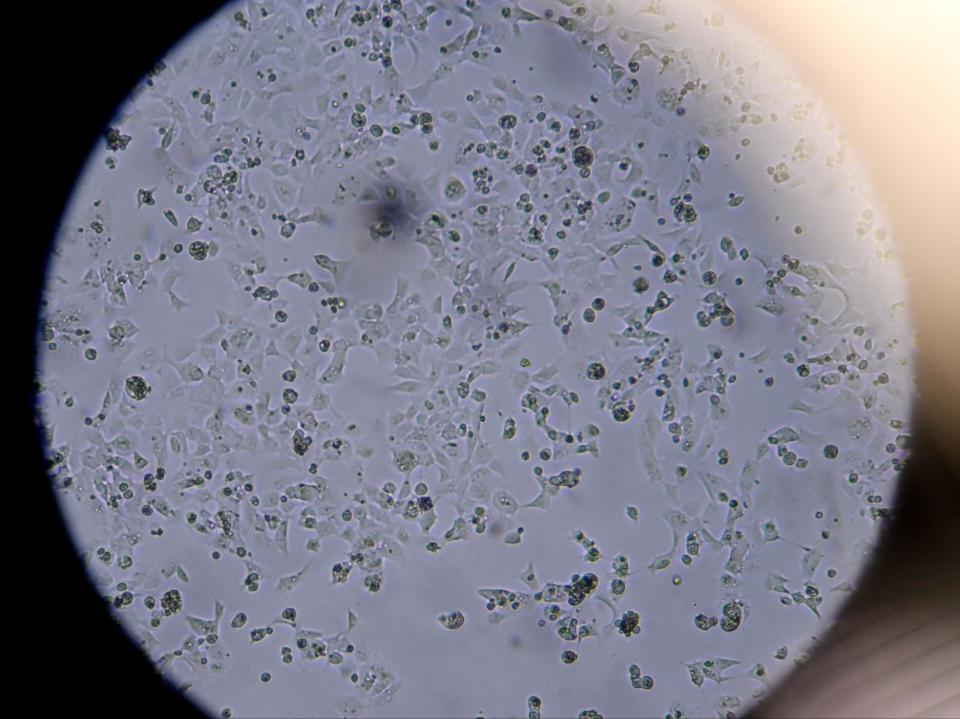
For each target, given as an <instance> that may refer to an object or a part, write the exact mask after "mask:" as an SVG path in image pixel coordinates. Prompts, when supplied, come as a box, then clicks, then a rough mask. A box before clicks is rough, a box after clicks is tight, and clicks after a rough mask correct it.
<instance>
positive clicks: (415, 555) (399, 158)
mask: <svg viewBox="0 0 960 719" xmlns="http://www.w3.org/2000/svg"><path fill="white" fill-rule="evenodd" d="M54 254H55V257H54V259H53V262H52V265H51V270H50V275H49V280H48V285H47V290H46V296H45V301H44V304H43V309H42V317H41V325H42V327H41V332H42V338H41V341H40V345H39V351H40V362H41V372H40V378H39V381H40V383H41V391H40V394H39V398H38V401H39V406H40V409H41V417H42V420H43V422H44V427H45V429H46V433H47V438H48V444H49V453H50V461H51V466H52V473H53V481H54V482H55V485H56V487H57V490H58V493H59V495H60V497H61V500H62V505H63V509H64V514H65V516H66V518H67V521H68V523H69V524H70V526H71V528H72V529H73V532H74V536H75V537H76V541H77V543H78V546H79V547H80V548H81V549H82V551H83V552H84V556H85V558H86V559H87V561H88V563H89V566H90V569H91V573H92V576H93V578H94V581H95V582H96V585H97V587H98V589H99V590H100V591H102V592H103V594H104V596H105V597H107V599H108V601H109V602H110V603H111V604H112V606H113V607H114V608H115V611H116V613H117V615H118V616H119V617H120V618H121V620H122V622H123V623H124V625H125V626H126V627H127V628H128V630H129V632H130V634H131V636H132V637H133V638H134V639H135V640H136V641H137V642H139V643H140V644H141V645H142V646H143V649H144V651H145V652H147V653H148V654H149V656H150V657H152V658H153V659H154V661H155V662H156V664H157V665H158V666H159V667H160V668H161V669H162V670H163V671H164V672H165V673H167V674H168V676H170V677H171V678H172V679H173V680H174V681H175V682H176V683H178V684H179V685H181V686H183V687H184V688H185V690H186V691H187V693H188V696H190V697H192V698H194V699H195V700H196V701H197V702H198V703H199V704H200V705H201V706H203V707H205V708H207V709H208V710H209V711H210V712H211V713H213V714H216V715H221V714H222V715H223V716H231V715H232V716H238V717H239V716H244V715H252V716H267V715H277V716H279V715H282V716H313V715H321V716H325V715H330V714H363V715H371V716H372V715H399V716H427V715H440V716H454V715H456V716H463V715H476V714H487V715H491V716H516V715H521V714H526V715H527V716H529V717H539V716H541V714H542V715H543V716H550V715H564V716H570V715H576V714H578V713H579V714H580V716H599V715H602V714H604V713H606V714H607V715H609V716H620V715H647V714H656V715H664V714H670V715H672V716H680V715H681V714H694V715H698V716H700V715H714V714H717V715H719V716H727V715H735V714H736V713H739V712H742V711H743V710H744V709H746V708H747V707H749V706H750V705H751V704H752V703H753V702H754V701H755V699H756V698H757V697H758V696H760V695H761V694H762V692H763V691H764V689H765V688H766V687H767V686H769V685H770V683H771V682H773V681H776V679H777V678H778V677H781V676H782V675H783V674H784V673H785V672H786V671H788V670H789V668H790V666H791V665H792V664H793V663H794V662H795V661H803V660H804V658H805V656H806V654H807V652H808V651H809V650H810V648H811V647H812V646H813V645H814V644H815V642H816V640H817V638H819V637H821V636H822V635H823V633H824V631H825V630H826V628H827V627H828V626H829V620H830V619H831V618H832V617H833V616H835V614H836V612H837V609H838V607H839V606H840V605H841V603H842V602H843V600H844V598H845V597H846V596H847V595H848V593H849V592H850V591H851V589H852V588H853V587H854V586H855V584H856V579H857V574H858V572H859V570H860V569H861V567H862V566H863V564H864V562H865V560H866V559H867V557H868V556H869V552H870V548H871V546H872V544H873V542H874V540H875V538H876V534H877V531H878V530H879V527H880V526H881V525H882V520H883V518H884V516H885V514H886V512H887V507H888V504H889V500H890V498H891V492H892V489H893V487H894V483H895V478H896V476H897V474H898V471H899V469H900V467H901V464H902V462H903V459H904V456H905V450H906V445H907V442H908V427H907V426H906V419H907V412H908V406H909V399H910V390H911V375H910V367H909V355H910V348H911V333H910V328H909V325H908V322H907V318H906V313H905V309H904V305H903V294H904V293H903V283H902V280H901V278H900V275H899V274H898V268H897V266H896V264H895V262H894V261H893V258H892V253H891V245H890V240H889V237H888V231H887V227H886V225H885V221H884V218H883V216H882V213H881V212H880V210H878V209H877V207H876V206H875V205H874V203H873V202H872V200H871V198H870V192H869V187H868V184H867V182H866V181H865V178H864V177H863V175H862V172H861V170H860V168H859V166H858V165H857V163H856V162H855V159H854V158H853V156H852V153H851V151H850V150H849V148H848V146H847V145H846V143H845V141H844V139H843V136H842V134H840V132H839V130H838V129H837V127H835V126H834V124H833V123H832V121H831V119H830V118H829V116H828V115H826V113H825V111H824V110H823V108H822V107H821V105H820V104H819V103H818V102H817V101H816V100H815V99H814V98H813V97H811V96H810V95H809V93H808V92H807V91H805V90H804V89H803V88H802V87H801V86H800V85H799V83H798V81H797V79H796V78H795V77H794V76H793V75H792V74H791V73H790V72H789V71H788V70H787V69H785V68H784V67H783V66H782V65H780V64H778V61H777V60H776V58H775V54H774V53H772V52H771V51H770V49H769V48H767V47H764V46H763V45H762V44H761V43H758V42H757V41H755V40H754V39H751V38H749V37H747V36H746V35H745V34H743V33H742V32H740V31H738V30H736V29H735V28H731V27H730V22H729V20H727V19H725V18H724V16H723V15H722V14H721V13H719V12H716V11H715V10H714V9H713V8H711V7H709V6H706V5H703V4H695V5H694V4H690V5H688V4H687V3H679V2H675V3H670V4H669V6H667V5H666V4H661V3H659V2H649V3H642V2H636V3H623V4H622V5H613V4H611V3H609V2H590V3H579V2H577V1H576V0H561V1H560V2H556V3H552V4H550V3H544V2H523V3H522V4H521V5H518V4H516V3H514V2H489V3H488V2H473V1H472V0H466V2H461V3H452V2H451V3H440V2H438V3H434V4H429V3H426V2H412V1H411V0H406V1H405V2H402V3H401V2H399V0H383V1H381V2H370V1H367V2H345V1H344V2H339V3H321V4H304V3H299V2H276V3H274V2H269V3H252V2H251V3H245V4H242V5H232V6H230V7H228V8H227V9H226V10H224V11H223V12H222V13H221V14H220V15H218V16H217V17H215V18H214V19H213V20H211V21H210V22H209V23H207V24H206V25H204V26H203V27H202V28H200V29H199V30H198V31H197V32H196V33H195V34H193V35H192V36H190V37H189V38H188V39H187V40H185V41H184V42H183V43H182V44H181V45H180V46H179V47H178V48H176V49H175V50H174V51H173V52H172V53H171V56H170V57H169V58H167V59H165V60H164V62H162V63H160V64H158V65H157V67H156V68H155V69H154V71H153V72H151V73H150V75H149V76H148V77H147V78H146V79H145V81H144V82H143V84H142V85H141V86H140V87H138V88H136V90H135V92H134V93H133V95H132V96H131V99H130V100H129V102H128V103H127V104H126V105H125V106H124V108H123V109H122V111H121V112H120V114H119V115H118V116H117V118H116V120H115V122H114V126H113V127H111V128H110V129H109V131H108V132H107V133H106V134H105V138H104V143H103V145H102V146H101V147H99V148H98V149H97V150H96V151H95V152H94V153H93V156H92V157H91V160H90V165H89V167H88V169H87V170H86V172H85V173H84V175H83V177H82V178H81V180H80V182H79V184H78V188H77V191H76V193H75V196H74V199H73V202H72V204H71V207H70V208H69V209H68V212H67V214H66V216H65V218H64V222H63V227H62V231H61V232H60V234H59V237H58V238H57V243H56V246H55V251H54Z"/></svg>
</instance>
